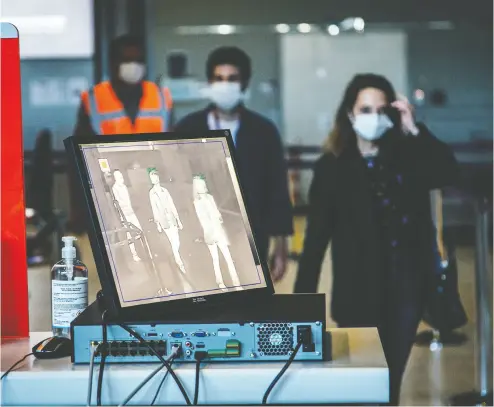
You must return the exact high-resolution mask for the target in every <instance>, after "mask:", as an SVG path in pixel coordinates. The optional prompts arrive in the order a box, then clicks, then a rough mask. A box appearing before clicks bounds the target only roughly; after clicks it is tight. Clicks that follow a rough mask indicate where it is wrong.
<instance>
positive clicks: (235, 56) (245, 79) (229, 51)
mask: <svg viewBox="0 0 494 407" xmlns="http://www.w3.org/2000/svg"><path fill="white" fill-rule="evenodd" d="M218 65H233V66H235V67H236V68H238V70H239V72H240V82H241V84H242V89H245V88H246V87H247V86H248V84H249V81H250V78H251V76H252V66H251V62H250V58H249V56H248V55H247V54H246V53H245V52H244V51H242V50H241V49H240V48H237V47H220V48H216V49H215V50H214V51H213V52H211V53H210V54H209V56H208V60H207V62H206V76H207V78H208V80H211V79H213V76H214V70H215V68H216V67H217V66H218Z"/></svg>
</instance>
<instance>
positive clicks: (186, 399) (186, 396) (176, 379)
mask: <svg viewBox="0 0 494 407" xmlns="http://www.w3.org/2000/svg"><path fill="white" fill-rule="evenodd" d="M119 326H120V327H121V328H122V329H125V330H126V331H127V332H128V333H129V334H131V335H132V336H133V337H134V338H136V339H137V340H138V341H139V342H140V343H141V344H143V345H144V346H146V347H147V348H148V349H149V350H150V351H151V353H152V354H153V355H154V356H156V357H157V358H158V359H159V360H160V361H161V363H163V365H164V366H165V367H166V370H168V372H169V373H170V374H171V376H172V377H173V380H175V383H177V386H178V388H179V389H180V392H181V393H182V396H183V397H184V400H185V402H186V403H187V405H188V406H190V405H191V402H190V399H189V396H188V395H187V392H186V391H185V389H184V386H183V385H182V383H181V382H180V380H179V378H178V377H177V375H176V374H175V372H174V371H173V369H172V368H171V366H170V364H169V363H168V362H167V361H166V360H165V359H164V358H163V356H161V355H160V354H159V353H158V352H156V350H155V349H154V347H152V346H151V345H150V344H149V343H147V342H146V341H145V340H144V339H143V337H142V336H141V335H139V334H138V333H137V332H136V331H134V330H133V329H130V328H129V327H128V326H125V325H119Z"/></svg>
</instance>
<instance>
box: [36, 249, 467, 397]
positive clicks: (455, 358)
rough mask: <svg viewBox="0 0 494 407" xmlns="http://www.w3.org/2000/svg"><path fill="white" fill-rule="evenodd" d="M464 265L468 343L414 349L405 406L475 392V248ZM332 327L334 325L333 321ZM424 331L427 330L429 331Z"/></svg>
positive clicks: (93, 286)
mask: <svg viewBox="0 0 494 407" xmlns="http://www.w3.org/2000/svg"><path fill="white" fill-rule="evenodd" d="M79 245H80V247H81V251H82V256H81V259H82V260H83V261H84V262H85V263H86V264H87V266H88V267H89V269H90V270H92V271H91V273H90V283H89V284H90V301H92V300H93V299H94V298H95V295H96V292H97V291H98V289H99V283H98V279H97V276H96V273H95V271H94V264H93V263H92V259H91V258H90V257H89V260H88V254H87V253H88V252H89V253H90V250H89V245H88V244H87V243H86V242H84V241H81V240H80V241H79ZM457 257H458V264H459V279H460V291H461V296H462V300H463V303H464V306H465V308H466V310H467V313H468V316H469V324H468V325H467V326H466V327H464V328H463V329H462V331H463V332H465V333H466V334H467V336H468V342H467V343H466V344H464V345H462V346H460V347H454V348H448V347H444V348H443V349H441V350H437V351H431V350H430V349H429V348H423V347H414V349H413V352H412V355H411V358H410V362H409V365H408V369H407V372H406V375H405V379H404V380H405V381H404V386H403V393H402V404H403V405H444V404H445V403H447V400H448V399H449V398H450V397H451V396H453V395H455V394H458V393H461V392H465V391H470V390H472V389H473V388H474V385H475V362H474V340H475V337H474V335H475V304H474V290H475V287H474V281H475V280H474V278H475V274H474V252H473V248H467V247H461V248H459V249H458V252H457ZM295 273H296V263H291V264H290V267H289V270H288V273H287V275H286V277H285V279H284V280H283V281H282V282H281V283H280V284H278V285H277V286H276V291H277V292H278V293H290V292H291V291H292V287H293V281H294V278H295ZM330 275H331V265H330V261H329V257H327V258H326V260H325V262H324V266H323V273H322V276H321V281H320V286H319V289H320V291H321V292H326V293H328V292H329V291H330V286H331V278H330ZM29 292H30V320H31V330H33V331H40V330H45V331H48V330H49V329H50V278H49V269H48V268H46V267H40V268H33V269H30V270H29ZM328 324H329V325H330V326H331V325H334V324H333V323H332V321H331V320H329V318H328ZM426 328H427V327H425V326H423V327H421V329H426Z"/></svg>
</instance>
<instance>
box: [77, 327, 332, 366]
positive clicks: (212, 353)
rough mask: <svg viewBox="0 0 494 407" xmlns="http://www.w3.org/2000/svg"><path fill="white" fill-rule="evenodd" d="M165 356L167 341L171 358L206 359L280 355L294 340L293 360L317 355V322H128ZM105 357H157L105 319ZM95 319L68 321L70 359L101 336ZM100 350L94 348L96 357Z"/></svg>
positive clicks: (84, 354) (84, 356)
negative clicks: (174, 354)
mask: <svg viewBox="0 0 494 407" xmlns="http://www.w3.org/2000/svg"><path fill="white" fill-rule="evenodd" d="M129 328H131V329H133V330H134V331H136V332H137V333H139V334H140V335H141V336H142V337H143V338H144V339H145V340H146V342H148V343H149V344H150V345H151V346H153V347H154V349H155V350H156V351H157V352H158V353H159V354H160V355H162V356H163V357H164V358H165V359H166V357H167V356H168V355H170V354H171V350H172V347H173V346H174V345H176V344H178V345H180V346H181V348H182V352H181V355H180V357H179V358H177V359H176V360H178V361H180V362H194V361H195V359H194V353H195V352H196V351H201V352H207V359H206V361H210V362H211V361H228V362H232V361H241V362H252V361H286V360H287V359H288V357H289V356H290V355H291V353H292V352H293V350H294V348H295V346H296V345H297V343H298V342H299V341H302V346H301V347H300V349H299V351H298V353H297V356H296V357H295V360H305V361H307V360H314V361H316V360H323V329H324V326H323V324H322V323H321V322H301V323H288V322H279V323H277V322H266V323H264V322H256V323H254V322H252V323H247V324H239V323H222V324H204V323H203V324H182V325H171V324H152V325H149V324H148V325H146V324H139V325H129ZM107 333H108V356H107V358H106V361H107V362H108V363H129V362H133V363H142V362H155V363H156V362H159V360H158V358H157V357H156V356H155V355H153V354H152V353H151V351H150V350H149V348H148V347H147V346H144V345H142V344H141V343H140V342H139V341H138V340H136V339H135V338H134V337H133V336H132V335H130V334H129V333H128V332H127V331H125V330H124V329H122V328H121V327H120V326H118V325H108V329H107ZM102 335H103V334H102V327H101V326H100V325H78V326H74V331H73V336H74V337H73V340H74V357H73V358H74V363H89V362H90V359H91V346H92V345H93V346H95V345H97V344H99V343H101V342H102V341H103V336H102ZM100 359H101V355H98V354H96V358H95V362H96V363H98V362H99V361H100Z"/></svg>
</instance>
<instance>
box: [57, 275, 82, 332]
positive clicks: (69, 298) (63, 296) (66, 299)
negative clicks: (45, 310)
mask: <svg viewBox="0 0 494 407" xmlns="http://www.w3.org/2000/svg"><path fill="white" fill-rule="evenodd" d="M51 289H52V306H51V307H52V309H51V315H52V325H53V328H69V327H70V323H71V322H72V321H73V320H74V318H75V317H77V316H78V315H79V314H80V313H81V312H82V311H84V309H85V308H86V307H87V304H88V299H87V278H84V277H79V278H78V277H75V278H74V280H72V281H60V280H52V282H51Z"/></svg>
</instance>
